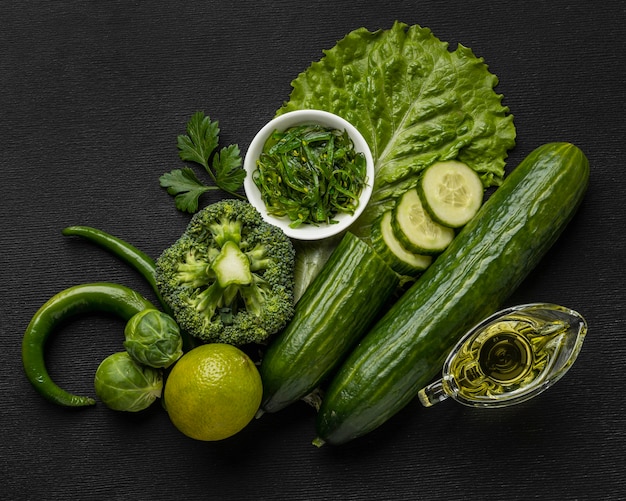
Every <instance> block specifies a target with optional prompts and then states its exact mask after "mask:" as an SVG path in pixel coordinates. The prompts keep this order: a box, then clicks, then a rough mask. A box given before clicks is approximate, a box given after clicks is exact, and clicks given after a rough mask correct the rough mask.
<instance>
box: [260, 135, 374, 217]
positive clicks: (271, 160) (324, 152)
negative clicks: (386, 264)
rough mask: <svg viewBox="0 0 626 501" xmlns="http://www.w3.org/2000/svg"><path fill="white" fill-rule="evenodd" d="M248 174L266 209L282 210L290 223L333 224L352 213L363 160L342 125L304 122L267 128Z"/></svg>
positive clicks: (359, 188) (361, 183)
mask: <svg viewBox="0 0 626 501" xmlns="http://www.w3.org/2000/svg"><path fill="white" fill-rule="evenodd" d="M253 179H254V182H255V184H256V185H257V187H258V188H259V191H260V192H261V197H262V198H263V202H264V203H265V205H266V207H267V211H268V213H269V214H271V215H273V216H278V217H282V216H288V217H289V220H290V221H291V223H290V226H291V227H292V228H297V227H298V226H300V225H302V224H313V225H316V224H321V223H328V224H333V223H336V222H337V220H336V219H334V218H335V216H336V215H337V214H338V213H347V214H354V211H355V210H356V208H357V207H358V205H359V196H360V195H361V192H362V190H363V187H364V186H365V183H366V181H367V166H366V160H365V156H364V155H363V154H362V153H359V152H357V151H356V150H355V149H354V143H353V142H352V139H351V138H350V136H349V135H348V133H347V132H346V131H340V130H338V129H332V128H328V127H323V126H321V125H318V124H305V125H298V126H294V127H291V128H289V129H287V130H285V131H278V130H277V131H274V133H272V135H271V136H270V137H269V139H268V140H267V142H266V143H265V145H264V148H263V152H262V153H261V155H260V158H259V160H258V162H257V168H256V170H255V171H254V174H253Z"/></svg>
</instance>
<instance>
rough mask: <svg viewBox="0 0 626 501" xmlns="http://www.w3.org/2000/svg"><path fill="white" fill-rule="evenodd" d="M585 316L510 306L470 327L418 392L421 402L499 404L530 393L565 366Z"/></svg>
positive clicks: (580, 335) (542, 307) (570, 359)
mask: <svg viewBox="0 0 626 501" xmlns="http://www.w3.org/2000/svg"><path fill="white" fill-rule="evenodd" d="M586 332H587V324H586V322H585V320H584V319H583V318H582V316H580V314H578V313H577V312H575V311H573V310H568V309H566V308H563V307H561V306H557V305H546V304H532V305H523V306H520V307H514V308H510V309H508V310H504V311H503V312H499V313H498V314H496V315H493V316H492V317H490V318H488V319H487V320H485V321H484V322H482V323H481V324H479V325H478V326H476V327H475V328H474V329H472V330H471V331H470V332H469V333H468V334H466V336H464V337H463V339H462V340H461V341H460V342H459V344H457V346H456V347H455V348H454V349H453V350H452V352H451V353H450V355H449V356H448V358H447V360H446V362H445V364H444V368H443V377H442V379H441V380H439V381H437V382H435V383H433V384H431V385H429V386H428V387H426V388H424V389H422V390H421V391H420V392H419V398H420V400H421V402H422V404H424V405H425V406H430V405H433V404H435V403H437V402H440V401H441V400H443V399H445V398H447V397H449V396H450V397H452V398H454V399H455V400H457V401H459V402H461V403H464V404H466V405H473V406H478V407H481V406H492V407H493V406H496V407H497V406H502V405H509V404H511V403H517V402H520V401H523V400H527V399H528V398H530V397H532V396H534V395H535V394H537V393H539V392H541V391H543V390H544V389H545V388H547V387H548V386H550V385H551V384H553V383H554V382H555V381H556V380H558V379H559V378H560V377H561V376H562V375H563V374H564V373H565V372H566V371H567V370H568V369H569V367H570V366H571V364H572V363H573V362H574V360H575V359H576V357H577V355H578V352H579V351H580V348H581V345H582V341H583V339H584V336H585V334H586Z"/></svg>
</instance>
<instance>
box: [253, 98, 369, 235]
mask: <svg viewBox="0 0 626 501" xmlns="http://www.w3.org/2000/svg"><path fill="white" fill-rule="evenodd" d="M306 123H316V124H320V125H323V126H326V127H332V128H335V129H338V130H345V131H346V132H348V135H349V136H350V138H351V139H352V142H353V143H354V148H355V150H356V151H358V152H360V153H363V155H364V156H365V161H366V169H367V183H366V185H365V186H364V187H363V190H362V191H361V196H360V197H359V205H358V207H357V209H356V210H355V212H354V214H352V215H351V214H337V216H336V217H335V219H336V220H337V221H338V222H337V223H335V224H327V223H322V224H320V225H312V224H306V225H301V226H299V227H298V228H291V227H290V226H289V223H290V222H291V221H289V218H287V217H282V218H278V217H275V216H271V215H270V214H268V213H267V209H266V207H265V203H264V202H263V200H262V198H261V193H260V191H259V189H258V188H257V186H256V185H255V184H254V181H253V180H252V172H254V170H255V169H256V161H257V159H258V157H259V155H260V154H261V152H262V151H263V146H264V145H265V142H266V141H267V138H268V137H269V136H270V135H271V134H272V132H274V131H275V130H279V131H284V130H286V129H288V128H290V127H293V126H295V125H300V124H306ZM244 170H245V171H246V177H245V179H244V191H245V193H246V197H247V198H248V201H249V202H250V203H251V204H252V205H254V207H256V209H257V210H258V211H259V212H260V213H261V216H262V217H263V219H264V220H265V221H266V222H268V223H270V224H273V225H275V226H278V227H279V228H281V229H282V230H283V231H284V233H285V234H286V235H287V236H289V237H291V238H294V239H297V240H322V239H325V238H329V237H332V236H334V235H337V234H339V233H341V232H343V231H345V230H347V229H348V228H349V227H350V226H351V225H352V223H354V221H356V220H357V219H358V218H359V216H360V215H361V213H362V212H363V210H365V207H366V206H367V204H368V202H369V199H370V197H371V195H372V190H373V183H374V174H375V172H374V159H373V157H372V152H371V150H370V148H369V145H368V144H367V141H366V140H365V138H364V137H363V135H362V134H361V133H360V132H359V131H358V129H357V128H356V127H355V126H354V125H352V124H351V123H350V122H349V121H348V120H346V119H345V118H343V117H341V116H339V115H336V114H334V113H331V112H328V111H324V110H318V109H304V110H294V111H289V112H286V113H283V114H281V115H278V116H276V117H274V118H273V119H272V120H270V121H269V122H267V123H266V124H265V125H264V126H263V127H262V128H261V129H260V130H259V132H257V134H256V135H255V136H254V138H253V139H252V141H251V142H250V146H249V147H248V150H247V151H246V154H245V156H244Z"/></svg>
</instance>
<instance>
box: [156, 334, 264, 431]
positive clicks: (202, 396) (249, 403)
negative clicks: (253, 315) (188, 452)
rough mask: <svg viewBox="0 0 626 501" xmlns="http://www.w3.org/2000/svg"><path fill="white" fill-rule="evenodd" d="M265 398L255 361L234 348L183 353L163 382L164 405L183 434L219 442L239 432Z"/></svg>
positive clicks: (201, 348) (224, 346) (219, 346)
mask: <svg viewBox="0 0 626 501" xmlns="http://www.w3.org/2000/svg"><path fill="white" fill-rule="evenodd" d="M262 396H263V385H262V383H261V376H260V375H259V371H258V369H257V368H256V366H255V365H254V362H253V361H252V360H251V359H250V357H248V355H246V354H245V353H244V352H243V351H241V350H240V349H239V348H236V347H235V346H232V345H229V344H221V343H210V344H205V345H201V346H198V347H196V348H194V349H192V350H191V351H189V352H187V353H185V354H184V355H183V356H182V357H181V358H180V359H179V360H178V362H176V365H174V367H173V369H172V371H171V372H170V375H169V376H168V378H167V381H166V383H165V390H164V393H163V397H164V402H165V408H166V409H167V413H168V414H169V417H170V420H171V421H172V423H173V424H174V426H176V428H178V430H180V431H181V432H182V433H184V434H185V435H187V436H188V437H191V438H193V439H196V440H205V441H215V440H222V439H225V438H228V437H230V436H232V435H234V434H235V433H237V432H239V431H241V430H242V429H243V428H244V427H245V426H246V425H247V424H248V423H249V422H250V421H251V420H252V418H253V417H254V415H255V414H256V412H257V410H258V408H259V406H260V404H261V398H262Z"/></svg>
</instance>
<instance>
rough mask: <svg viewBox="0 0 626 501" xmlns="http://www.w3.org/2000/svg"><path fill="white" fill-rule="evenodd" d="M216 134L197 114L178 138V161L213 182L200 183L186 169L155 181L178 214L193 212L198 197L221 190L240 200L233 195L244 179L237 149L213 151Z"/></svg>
mask: <svg viewBox="0 0 626 501" xmlns="http://www.w3.org/2000/svg"><path fill="white" fill-rule="evenodd" d="M219 133H220V128H219V123H218V122H217V121H212V120H211V118H210V117H209V116H208V115H205V114H204V112H202V111H198V112H196V113H194V114H193V115H192V116H191V118H190V119H189V122H188V123H187V134H181V135H180V136H178V140H177V143H178V156H179V157H180V158H181V160H183V161H184V162H191V163H193V164H197V165H201V166H202V167H204V170H205V171H206V172H207V173H208V174H209V176H210V177H211V179H212V181H213V184H212V185H207V184H205V183H203V182H202V181H201V180H200V179H198V176H196V173H195V171H194V170H193V169H192V168H191V167H189V166H185V167H183V168H181V169H174V170H172V171H171V172H168V173H166V174H163V175H162V176H161V177H160V178H159V181H160V184H161V186H162V187H163V188H167V192H168V193H169V194H170V195H172V196H173V197H174V203H175V204H176V208H177V209H178V210H180V211H183V212H189V213H192V214H193V213H194V212H197V211H198V205H199V199H200V196H201V195H202V194H203V193H206V192H208V191H211V190H223V191H225V192H227V193H229V194H230V195H233V196H236V197H239V198H243V197H242V195H240V194H238V193H236V192H237V190H238V189H239V188H241V186H242V185H243V181H244V179H245V177H246V172H245V170H244V169H243V166H242V163H243V162H242V159H241V152H240V151H239V146H238V145H236V144H231V145H230V146H226V147H223V148H221V149H220V150H219V151H215V150H216V149H217V147H218V145H219Z"/></svg>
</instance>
